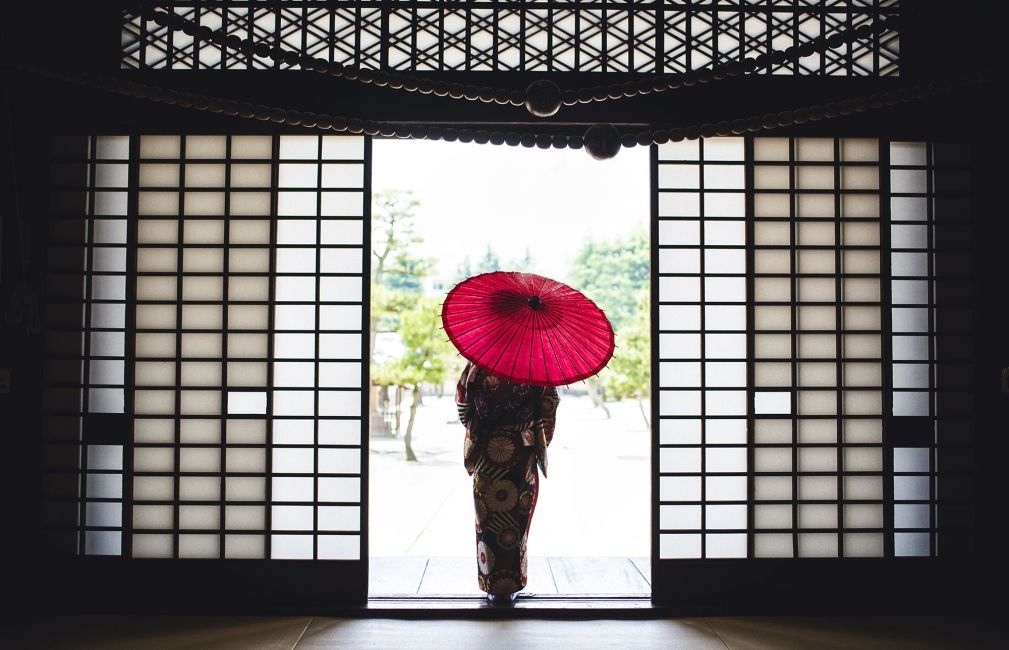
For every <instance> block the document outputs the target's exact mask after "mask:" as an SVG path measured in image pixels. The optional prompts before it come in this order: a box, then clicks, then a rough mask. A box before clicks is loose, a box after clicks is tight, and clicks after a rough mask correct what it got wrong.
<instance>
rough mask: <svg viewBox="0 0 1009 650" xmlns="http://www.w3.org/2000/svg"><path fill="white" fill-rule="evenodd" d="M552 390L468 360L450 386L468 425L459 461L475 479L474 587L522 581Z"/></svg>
mask: <svg viewBox="0 0 1009 650" xmlns="http://www.w3.org/2000/svg"><path fill="white" fill-rule="evenodd" d="M558 401H559V399H558V397H557V390H556V389H555V388H552V387H549V388H544V387H541V386H528V385H526V384H515V383H512V382H510V381H507V380H504V379H499V378H498V377H494V376H492V375H490V374H488V373H487V372H485V371H483V370H481V369H480V368H478V367H476V366H474V365H472V364H467V365H466V368H465V369H464V370H463V372H462V376H461V377H460V378H459V384H458V386H457V387H456V404H457V405H458V407H459V419H460V420H462V423H463V425H465V427H466V440H465V444H464V454H463V456H464V462H465V465H466V471H468V472H469V473H470V475H471V476H472V477H473V502H474V505H475V507H476V546H477V567H478V569H479V573H478V581H479V584H480V589H481V590H483V591H485V592H487V593H489V594H510V593H513V592H517V591H519V590H521V589H522V588H523V587H525V585H526V541H527V539H528V537H529V524H530V523H531V522H532V517H533V510H534V509H535V508H536V495H537V492H538V490H539V475H538V472H537V469H536V467H537V465H538V466H539V467H540V469H542V470H543V476H546V474H547V446H548V445H549V444H550V440H551V439H552V438H553V435H554V422H555V416H556V412H557V403H558Z"/></svg>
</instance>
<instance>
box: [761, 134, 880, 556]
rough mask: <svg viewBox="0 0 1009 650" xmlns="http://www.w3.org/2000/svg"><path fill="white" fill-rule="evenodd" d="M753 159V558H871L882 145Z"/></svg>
mask: <svg viewBox="0 0 1009 650" xmlns="http://www.w3.org/2000/svg"><path fill="white" fill-rule="evenodd" d="M753 158H754V161H753V164H754V168H753V189H754V194H753V226H752V233H753V288H754V289H753V326H752V332H753V342H754V345H753V355H752V361H751V363H752V367H753V403H754V409H753V419H752V427H753V431H752V435H753V438H752V440H753V448H754V449H753V454H754V465H753V478H752V488H753V493H752V498H753V521H752V530H753V549H752V554H753V556H754V557H863V556H869V557H881V556H882V555H883V547H884V541H883V532H882V531H883V527H884V521H883V520H884V508H883V478H882V472H883V450H882V444H883V433H882V432H883V419H882V418H883V392H882V362H881V359H882V354H883V350H882V337H881V328H882V308H881V281H880V200H879V162H878V159H879V143H878V142H877V141H876V140H857V139H834V138H797V139H787V138H755V139H754V141H753Z"/></svg>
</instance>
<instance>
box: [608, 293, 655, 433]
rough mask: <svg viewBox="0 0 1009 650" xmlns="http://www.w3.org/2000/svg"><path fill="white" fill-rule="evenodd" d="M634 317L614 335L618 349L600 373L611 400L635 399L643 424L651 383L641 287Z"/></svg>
mask: <svg viewBox="0 0 1009 650" xmlns="http://www.w3.org/2000/svg"><path fill="white" fill-rule="evenodd" d="M636 310H637V311H636V313H635V314H634V317H633V318H632V319H631V320H630V322H628V323H627V324H625V325H624V326H623V327H622V328H621V329H620V330H618V331H617V334H616V343H617V349H616V352H615V353H614V355H613V358H612V359H611V360H610V363H609V364H608V365H607V366H606V369H605V370H603V371H602V372H601V373H599V375H598V376H599V381H600V382H601V383H602V386H603V388H604V390H605V391H606V394H607V395H609V396H610V397H612V398H614V399H628V398H634V399H636V400H637V401H638V408H639V409H640V410H641V417H642V418H644V420H645V427H646V428H647V427H648V425H649V420H648V411H647V409H646V408H645V400H646V399H647V398H648V396H649V391H650V388H651V382H650V381H649V374H650V370H651V363H652V361H651V318H650V315H651V310H650V308H649V299H648V291H647V290H642V291H640V292H639V293H638V296H637V306H636Z"/></svg>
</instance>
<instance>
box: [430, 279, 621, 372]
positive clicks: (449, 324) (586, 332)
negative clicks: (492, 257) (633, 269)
mask: <svg viewBox="0 0 1009 650" xmlns="http://www.w3.org/2000/svg"><path fill="white" fill-rule="evenodd" d="M441 320H442V323H443V324H444V325H445V331H446V332H447V333H448V337H449V339H451V341H452V343H453V344H455V347H456V348H458V349H459V352H460V353H461V354H462V356H464V357H466V358H467V359H469V360H470V361H472V362H473V363H475V364H476V365H478V366H480V367H481V368H483V369H484V370H486V371H487V372H489V373H491V374H492V375H495V376H498V377H501V378H503V379H507V380H509V381H514V382H517V383H521V384H533V385H536V386H560V385H562V384H570V383H573V382H576V381H579V380H582V379H585V378H586V377H591V376H592V375H594V374H596V373H597V372H599V371H600V370H602V368H603V366H605V365H606V364H607V362H608V361H609V360H610V357H611V356H613V347H614V346H613V326H612V325H610V322H609V320H607V319H606V315H605V314H604V313H603V312H602V310H601V309H599V307H597V306H596V304H595V303H594V302H592V301H591V300H589V299H588V298H586V297H585V296H584V295H583V294H582V293H581V292H579V291H576V290H574V289H572V288H571V287H569V286H568V285H566V284H562V283H560V282H557V281H556V280H551V279H549V278H544V277H543V276H540V275H534V274H532V273H509V272H505V271H496V272H494V273H484V274H483V275H476V276H473V277H471V278H469V279H467V280H463V281H462V282H460V283H459V284H458V285H456V287H455V288H454V289H452V291H450V292H449V294H448V297H447V298H445V305H444V306H443V307H442V311H441Z"/></svg>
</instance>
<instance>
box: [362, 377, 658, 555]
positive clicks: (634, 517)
mask: <svg viewBox="0 0 1009 650" xmlns="http://www.w3.org/2000/svg"><path fill="white" fill-rule="evenodd" d="M607 407H608V408H609V410H610V412H611V414H612V419H609V420H607V419H606V416H605V414H604V413H603V411H602V409H599V408H594V407H593V406H592V404H591V401H590V400H589V398H587V397H576V396H572V395H562V397H561V404H560V407H559V409H558V414H557V430H556V433H555V435H554V441H553V443H552V444H551V446H550V468H549V470H550V476H549V478H547V479H545V480H542V481H541V482H540V495H539V501H538V503H537V506H536V513H535V516H534V518H533V525H532V530H531V532H530V541H529V555H530V561H532V560H533V559H534V558H537V557H539V558H546V557H555V558H568V557H620V558H642V557H648V556H649V555H650V540H649V535H650V520H649V517H650V505H649V501H650V494H651V492H650V480H649V477H650V468H651V465H650V462H649V457H650V439H649V438H650V436H649V432H648V430H647V429H646V427H645V422H644V420H643V419H642V417H641V413H640V411H639V409H638V404H637V402H634V401H622V402H608V403H607ZM645 407H646V410H647V408H648V405H647V403H646V405H645ZM462 440H463V429H462V425H461V424H459V421H458V420H457V419H456V413H455V404H454V402H453V399H452V397H451V396H446V397H442V398H437V397H427V398H425V400H424V406H422V407H421V408H420V409H419V410H418V414H417V422H416V424H415V427H414V450H415V451H416V453H417V456H418V458H419V461H418V462H414V463H411V462H407V461H406V460H404V457H403V443H402V441H401V440H400V439H395V438H372V439H371V452H370V462H371V469H370V476H371V481H370V511H369V519H370V521H369V531H370V545H371V548H370V555H371V557H372V558H377V557H390V556H391V557H404V556H405V557H424V558H434V557H446V556H449V557H453V556H454V557H469V556H471V555H472V554H473V553H474V544H475V541H474V539H475V538H474V534H473V502H472V498H471V496H470V494H471V490H472V487H471V482H470V478H469V476H468V475H467V474H466V470H465V469H464V468H463V466H462Z"/></svg>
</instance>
